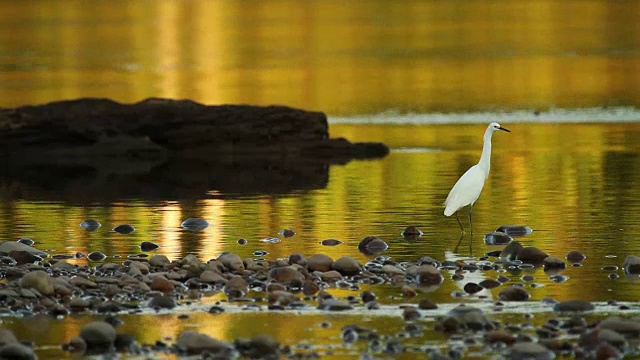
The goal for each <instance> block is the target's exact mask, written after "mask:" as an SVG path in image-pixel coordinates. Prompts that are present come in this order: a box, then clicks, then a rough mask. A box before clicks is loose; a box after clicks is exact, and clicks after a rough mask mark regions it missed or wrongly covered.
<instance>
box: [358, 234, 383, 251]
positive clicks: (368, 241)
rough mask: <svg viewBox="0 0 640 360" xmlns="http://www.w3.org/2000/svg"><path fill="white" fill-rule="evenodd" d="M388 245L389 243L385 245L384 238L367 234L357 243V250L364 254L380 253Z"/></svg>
mask: <svg viewBox="0 0 640 360" xmlns="http://www.w3.org/2000/svg"><path fill="white" fill-rule="evenodd" d="M388 247H389V245H387V243H386V242H384V240H382V239H380V238H378V237H375V236H367V237H366V238H364V239H362V241H360V243H359V244H358V250H360V252H361V253H363V254H365V255H378V254H381V253H383V252H385V250H387V248H388Z"/></svg>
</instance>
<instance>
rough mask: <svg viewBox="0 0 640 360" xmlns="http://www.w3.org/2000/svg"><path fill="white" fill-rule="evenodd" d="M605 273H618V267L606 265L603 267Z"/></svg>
mask: <svg viewBox="0 0 640 360" xmlns="http://www.w3.org/2000/svg"><path fill="white" fill-rule="evenodd" d="M602 270H604V271H618V267H617V266H616V265H605V266H603V267H602Z"/></svg>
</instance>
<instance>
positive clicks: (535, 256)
mask: <svg viewBox="0 0 640 360" xmlns="http://www.w3.org/2000/svg"><path fill="white" fill-rule="evenodd" d="M547 256H549V255H547V253H545V252H544V251H542V250H540V249H538V248H536V247H533V246H530V247H526V248H522V249H520V251H518V256H517V257H516V259H517V260H520V261H522V262H523V263H526V264H534V265H538V264H542V262H543V261H544V259H545V258H546V257H547Z"/></svg>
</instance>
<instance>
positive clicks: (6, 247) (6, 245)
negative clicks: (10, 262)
mask: <svg viewBox="0 0 640 360" xmlns="http://www.w3.org/2000/svg"><path fill="white" fill-rule="evenodd" d="M12 251H26V252H28V253H30V254H33V255H36V256H40V257H43V258H46V257H47V256H49V254H47V253H46V252H44V251H41V250H38V249H36V248H33V247H31V246H29V245H25V244H23V243H19V242H17V241H5V242H3V243H0V254H4V255H7V254H9V253H10V252H12Z"/></svg>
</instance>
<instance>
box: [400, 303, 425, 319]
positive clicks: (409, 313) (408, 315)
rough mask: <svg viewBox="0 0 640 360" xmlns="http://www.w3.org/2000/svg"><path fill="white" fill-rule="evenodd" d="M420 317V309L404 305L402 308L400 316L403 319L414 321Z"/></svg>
mask: <svg viewBox="0 0 640 360" xmlns="http://www.w3.org/2000/svg"><path fill="white" fill-rule="evenodd" d="M421 317H422V315H421V314H420V311H418V309H416V308H414V307H413V306H409V307H405V308H404V310H402V318H403V319H404V321H416V320H419V319H420V318H421Z"/></svg>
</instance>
